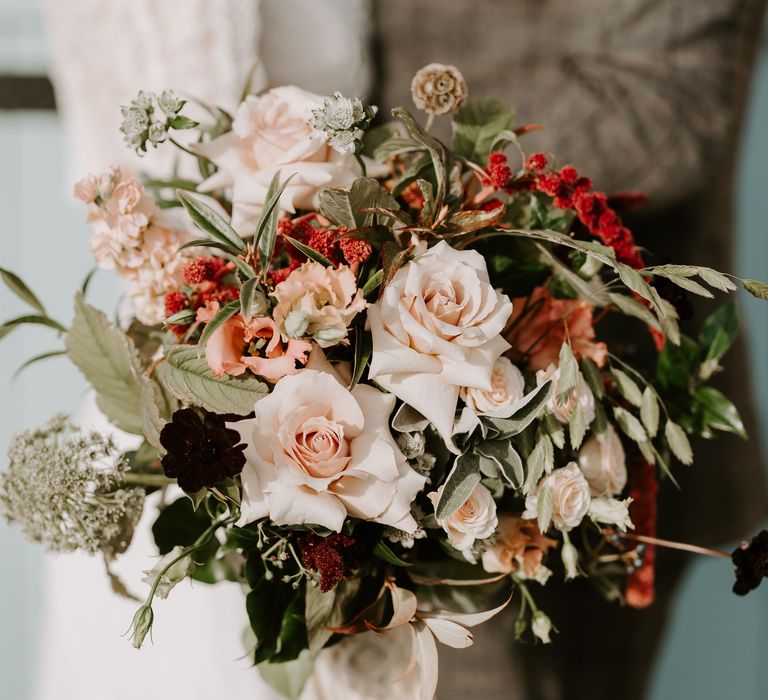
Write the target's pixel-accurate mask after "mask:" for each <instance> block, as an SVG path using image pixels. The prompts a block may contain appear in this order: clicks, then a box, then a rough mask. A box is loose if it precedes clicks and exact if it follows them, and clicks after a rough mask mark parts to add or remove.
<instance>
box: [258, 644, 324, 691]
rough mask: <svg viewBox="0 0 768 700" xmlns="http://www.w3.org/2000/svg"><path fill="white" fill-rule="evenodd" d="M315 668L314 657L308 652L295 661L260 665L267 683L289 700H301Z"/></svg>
mask: <svg viewBox="0 0 768 700" xmlns="http://www.w3.org/2000/svg"><path fill="white" fill-rule="evenodd" d="M314 667H315V664H314V661H313V660H312V656H311V655H310V654H309V653H308V652H306V651H304V652H302V653H301V654H299V657H298V658H297V659H294V660H293V661H286V662H284V663H275V664H271V663H267V662H262V663H260V664H259V665H258V669H259V673H260V674H261V677H262V678H263V679H264V681H265V683H267V684H268V685H269V686H270V687H272V688H274V689H275V690H276V691H277V692H278V693H280V695H282V696H284V697H286V698H288V700H299V697H300V696H301V694H302V692H303V690H304V686H305V685H306V683H307V681H308V680H309V678H310V676H311V675H312V671H313V670H314Z"/></svg>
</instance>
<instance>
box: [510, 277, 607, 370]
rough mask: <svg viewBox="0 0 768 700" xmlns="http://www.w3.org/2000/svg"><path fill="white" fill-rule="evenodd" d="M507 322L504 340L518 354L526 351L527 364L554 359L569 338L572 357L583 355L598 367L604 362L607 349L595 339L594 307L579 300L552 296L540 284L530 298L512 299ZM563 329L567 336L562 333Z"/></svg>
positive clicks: (538, 364)
mask: <svg viewBox="0 0 768 700" xmlns="http://www.w3.org/2000/svg"><path fill="white" fill-rule="evenodd" d="M513 301H514V311H513V313H512V317H511V318H510V323H511V324H515V322H516V321H518V319H519V323H518V324H515V325H514V326H513V329H512V332H511V333H510V334H509V335H508V336H507V340H509V342H510V343H511V344H512V347H513V348H514V349H515V350H516V351H517V352H518V353H520V354H522V353H525V352H528V366H529V367H530V368H531V369H533V370H539V369H544V368H545V367H547V365H549V364H552V363H554V364H555V365H556V364H557V362H558V358H559V356H560V347H561V346H562V344H563V342H564V340H565V338H566V337H568V338H570V341H571V348H572V350H573V354H574V356H575V357H576V358H577V359H578V358H582V357H587V358H589V359H590V360H592V361H593V362H594V363H595V364H596V365H597V366H598V367H602V366H603V365H604V364H605V359H606V356H607V353H608V348H607V347H606V344H605V343H598V342H595V328H594V325H593V323H592V312H593V310H594V307H593V306H592V305H591V304H589V303H587V302H586V301H584V300H583V299H555V298H554V297H553V296H551V295H550V294H549V292H547V290H546V289H544V287H536V289H534V290H533V293H532V294H531V296H530V298H529V299H528V300H526V299H525V298H520V299H514V300H513ZM566 332H567V336H566Z"/></svg>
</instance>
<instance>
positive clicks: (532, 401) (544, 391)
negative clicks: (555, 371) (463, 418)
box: [485, 380, 552, 438]
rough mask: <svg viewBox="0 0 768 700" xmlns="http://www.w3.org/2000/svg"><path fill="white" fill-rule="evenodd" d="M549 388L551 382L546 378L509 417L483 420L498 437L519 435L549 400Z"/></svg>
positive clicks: (538, 414)
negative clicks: (494, 430)
mask: <svg viewBox="0 0 768 700" xmlns="http://www.w3.org/2000/svg"><path fill="white" fill-rule="evenodd" d="M551 389H552V382H551V381H549V380H548V381H546V382H544V383H543V384H540V385H539V386H537V387H536V388H535V389H534V390H533V391H531V392H529V393H528V394H527V395H526V396H525V397H524V398H523V402H521V404H520V405H519V407H518V408H517V410H516V411H515V412H514V413H513V414H512V415H511V416H510V417H509V418H486V419H485V422H486V423H488V424H490V425H491V426H493V427H494V428H495V429H496V431H497V432H498V434H499V435H498V436H499V437H503V438H510V437H512V436H513V435H519V434H520V433H522V432H523V430H525V429H526V428H527V427H528V426H529V425H530V424H531V423H532V422H533V421H534V420H536V418H538V417H539V416H540V415H541V414H542V412H543V411H544V408H545V407H546V405H547V401H549V395H550V393H551Z"/></svg>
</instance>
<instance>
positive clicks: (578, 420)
mask: <svg viewBox="0 0 768 700" xmlns="http://www.w3.org/2000/svg"><path fill="white" fill-rule="evenodd" d="M588 427H589V426H588V425H587V421H586V417H585V416H584V412H583V411H582V410H581V404H580V403H578V402H577V403H576V406H575V407H574V409H573V413H572V414H571V420H570V421H569V422H568V432H569V435H570V437H571V447H572V448H573V449H574V450H578V449H579V447H581V443H582V442H583V440H584V436H585V435H586V433H587V428H588Z"/></svg>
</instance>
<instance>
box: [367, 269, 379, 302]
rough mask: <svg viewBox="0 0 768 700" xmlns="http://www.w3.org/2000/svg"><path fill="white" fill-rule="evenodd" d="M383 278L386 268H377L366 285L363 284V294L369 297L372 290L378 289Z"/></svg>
mask: <svg viewBox="0 0 768 700" xmlns="http://www.w3.org/2000/svg"><path fill="white" fill-rule="evenodd" d="M383 279H384V270H376V272H375V273H374V274H373V275H371V276H370V277H369V278H368V281H367V282H366V283H365V285H363V296H364V297H367V296H368V295H369V294H370V293H371V292H373V291H374V290H376V289H378V287H379V285H380V284H381V281H382V280H383Z"/></svg>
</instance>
